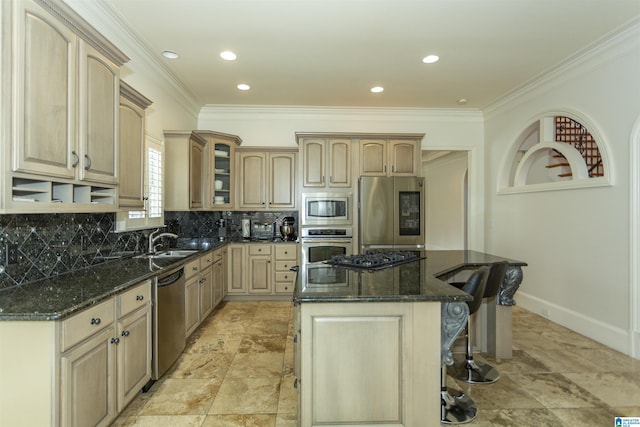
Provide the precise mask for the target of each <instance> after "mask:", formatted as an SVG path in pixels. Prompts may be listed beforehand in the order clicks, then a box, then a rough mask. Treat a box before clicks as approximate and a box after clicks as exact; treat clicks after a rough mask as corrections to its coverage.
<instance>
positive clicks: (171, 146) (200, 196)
mask: <svg viewBox="0 0 640 427" xmlns="http://www.w3.org/2000/svg"><path fill="white" fill-rule="evenodd" d="M164 142H165V148H164V149H165V157H166V159H167V160H166V167H165V169H166V174H165V205H164V206H165V210H175V211H185V210H191V209H201V208H202V207H203V206H204V202H203V201H204V189H205V188H206V181H205V180H206V177H207V174H206V171H205V147H206V145H207V141H206V140H205V139H204V138H202V137H201V136H200V135H198V134H197V133H195V132H192V131H167V132H165V133H164Z"/></svg>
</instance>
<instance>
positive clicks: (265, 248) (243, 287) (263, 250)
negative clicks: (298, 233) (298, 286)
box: [227, 243, 299, 296]
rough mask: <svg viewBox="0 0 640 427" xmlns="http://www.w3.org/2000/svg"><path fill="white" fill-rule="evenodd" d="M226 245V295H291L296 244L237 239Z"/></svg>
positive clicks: (295, 260) (293, 281)
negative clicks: (253, 241) (251, 241)
mask: <svg viewBox="0 0 640 427" xmlns="http://www.w3.org/2000/svg"><path fill="white" fill-rule="evenodd" d="M228 249H229V253H228V256H229V260H228V276H227V295H230V296H235V295H238V296H240V295H254V296H260V295H293V287H294V285H295V280H296V273H295V272H293V271H291V270H290V268H291V267H293V266H295V265H297V260H298V251H299V247H298V245H297V244H295V243H237V244H231V245H229V246H228Z"/></svg>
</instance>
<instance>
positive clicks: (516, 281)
mask: <svg viewBox="0 0 640 427" xmlns="http://www.w3.org/2000/svg"><path fill="white" fill-rule="evenodd" d="M522 277H523V275H522V268H521V267H520V266H516V265H510V266H509V267H508V268H507V273H506V274H505V275H504V279H503V280H502V284H501V285H500V290H499V291H498V298H497V300H496V303H497V304H498V305H516V300H514V299H513V296H514V295H515V293H516V291H517V290H518V288H519V287H520V284H521V283H522Z"/></svg>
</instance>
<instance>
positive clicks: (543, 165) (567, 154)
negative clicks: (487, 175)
mask: <svg viewBox="0 0 640 427" xmlns="http://www.w3.org/2000/svg"><path fill="white" fill-rule="evenodd" d="M608 151H609V150H607V144H606V141H605V140H604V138H603V137H602V133H601V132H599V131H598V129H597V126H595V124H594V123H593V122H592V121H591V120H589V119H588V118H587V117H585V116H584V115H581V114H579V113H576V112H573V111H566V110H564V111H549V112H545V113H543V114H540V115H539V116H537V117H535V118H534V119H532V120H531V121H529V122H528V123H527V124H526V125H525V126H524V127H523V130H522V131H521V132H520V134H519V135H518V137H517V138H515V139H514V142H513V144H512V145H511V147H510V149H509V151H508V153H507V155H506V157H505V159H504V163H503V166H502V168H501V171H502V172H501V177H500V179H498V193H523V192H532V191H553V190H561V189H571V188H584V187H597V186H604V185H610V183H611V182H612V179H611V177H612V170H611V167H610V159H609V155H608Z"/></svg>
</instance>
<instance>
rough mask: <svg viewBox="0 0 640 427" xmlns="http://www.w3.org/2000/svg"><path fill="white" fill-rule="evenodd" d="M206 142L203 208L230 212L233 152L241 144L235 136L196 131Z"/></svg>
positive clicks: (232, 202)
mask: <svg viewBox="0 0 640 427" xmlns="http://www.w3.org/2000/svg"><path fill="white" fill-rule="evenodd" d="M196 133H197V134H198V135H200V136H201V137H202V138H204V139H205V140H206V141H207V153H205V156H206V159H207V161H206V174H207V179H206V184H207V185H206V189H205V194H206V197H205V201H204V202H205V207H208V208H211V209H213V210H227V211H228V210H230V209H233V207H234V202H235V200H234V194H235V191H234V190H235V162H234V158H235V150H236V147H237V146H239V145H240V144H241V143H242V139H240V137H238V136H236V135H230V134H226V133H222V132H214V131H210V130H198V131H196Z"/></svg>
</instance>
